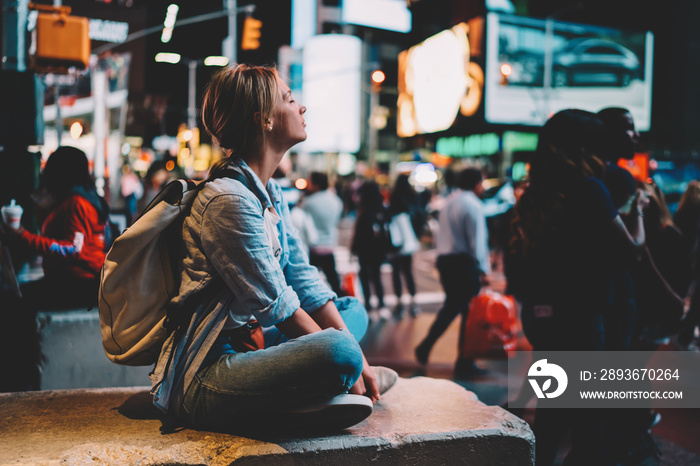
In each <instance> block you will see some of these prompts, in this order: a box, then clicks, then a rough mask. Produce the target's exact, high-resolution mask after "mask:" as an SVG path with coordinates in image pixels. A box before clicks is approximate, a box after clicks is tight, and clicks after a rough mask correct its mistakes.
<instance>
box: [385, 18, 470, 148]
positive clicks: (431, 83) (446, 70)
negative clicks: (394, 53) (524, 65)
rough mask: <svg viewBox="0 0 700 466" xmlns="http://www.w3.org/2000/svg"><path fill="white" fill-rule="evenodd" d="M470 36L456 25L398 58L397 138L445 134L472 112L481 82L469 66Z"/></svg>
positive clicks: (460, 25) (406, 51) (466, 29)
mask: <svg viewBox="0 0 700 466" xmlns="http://www.w3.org/2000/svg"><path fill="white" fill-rule="evenodd" d="M469 31H470V26H469V25H468V24H466V23H460V24H457V25H456V26H454V27H452V28H451V29H448V30H446V31H442V32H440V33H439V34H436V35H434V36H432V37H429V38H428V39H426V40H425V41H423V42H421V43H420V44H418V45H415V46H413V47H411V48H409V49H408V50H404V51H403V52H401V53H400V54H399V81H398V88H399V97H398V100H397V105H398V111H397V134H398V135H399V136H401V137H410V136H414V135H416V134H423V133H434V132H437V131H444V130H446V129H448V128H449V127H450V126H452V124H453V122H454V121H455V118H456V117H457V115H459V114H460V113H461V114H462V115H464V116H471V115H473V114H474V113H475V112H476V109H477V108H478V107H479V104H480V102H481V95H482V86H483V79H484V78H483V72H482V71H481V67H480V66H479V65H478V64H476V63H474V62H472V61H470V56H471V54H470V43H469V37H468V36H469Z"/></svg>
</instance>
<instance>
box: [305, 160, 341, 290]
mask: <svg viewBox="0 0 700 466" xmlns="http://www.w3.org/2000/svg"><path fill="white" fill-rule="evenodd" d="M306 193H307V194H306V196H305V199H304V206H303V209H304V211H305V212H306V213H307V214H309V217H311V219H312V221H313V223H314V226H315V228H316V232H317V233H318V235H317V238H316V241H315V242H314V243H312V244H311V245H310V247H309V260H310V262H311V265H313V266H316V267H317V268H318V269H319V270H321V271H322V272H323V275H324V276H325V277H326V281H327V282H328V284H329V285H330V287H331V289H332V290H333V291H334V292H335V293H336V294H337V295H338V296H341V295H342V292H341V289H340V277H339V276H338V271H337V269H336V265H335V255H334V250H335V248H336V247H337V246H338V223H339V222H340V218H341V216H342V215H343V201H342V200H341V199H340V197H339V196H338V195H337V194H336V193H335V191H334V190H333V189H332V188H331V187H330V185H329V183H328V175H326V174H325V173H321V172H312V173H311V175H310V176H309V184H308V186H307V188H306Z"/></svg>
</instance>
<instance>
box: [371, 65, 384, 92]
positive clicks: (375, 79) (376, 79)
mask: <svg viewBox="0 0 700 466" xmlns="http://www.w3.org/2000/svg"><path fill="white" fill-rule="evenodd" d="M370 78H371V80H372V90H373V91H374V92H379V91H380V90H381V89H382V84H384V81H385V80H386V75H385V74H384V72H383V71H382V70H374V71H372V75H371V76H370Z"/></svg>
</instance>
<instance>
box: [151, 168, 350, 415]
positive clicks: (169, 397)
mask: <svg viewBox="0 0 700 466" xmlns="http://www.w3.org/2000/svg"><path fill="white" fill-rule="evenodd" d="M233 168H235V169H237V170H238V171H240V172H242V173H243V174H244V175H246V176H247V178H248V180H249V182H250V184H251V189H253V190H254V191H255V192H251V191H250V190H249V189H248V188H246V187H245V186H244V185H243V184H242V183H240V182H239V181H237V180H233V179H231V178H219V179H216V180H214V181H210V182H208V183H207V184H206V185H205V186H204V188H202V190H201V191H200V192H199V194H198V195H197V198H196V199H195V201H194V203H193V204H192V209H191V212H190V214H189V215H188V216H187V217H186V219H185V222H184V224H183V230H182V231H183V240H184V248H185V251H184V260H183V261H182V265H181V269H182V276H181V277H182V279H181V283H180V290H179V293H178V295H177V296H176V297H175V298H174V299H173V303H174V304H178V303H180V302H182V301H184V300H185V299H186V298H187V297H189V296H190V295H192V294H194V293H197V292H198V291H200V290H202V289H203V288H204V287H205V286H206V285H207V284H208V283H209V282H210V281H211V280H212V279H213V278H215V277H217V276H219V277H221V278H222V279H223V282H224V283H225V285H226V286H224V287H223V288H222V289H221V290H220V291H218V292H216V293H214V294H213V295H211V293H207V294H206V296H208V298H203V302H202V303H200V304H199V305H198V306H197V308H196V310H195V312H194V315H193V317H192V320H191V321H190V324H189V326H188V328H187V329H186V330H185V333H184V335H183V336H182V337H178V338H176V336H175V335H174V334H173V335H171V336H170V337H169V338H168V339H167V340H166V341H165V343H164V345H163V348H162V349H161V354H160V356H159V358H158V362H157V363H156V367H155V369H154V371H153V373H152V374H151V381H152V384H153V386H152V391H151V393H152V394H153V395H154V403H155V405H156V406H157V407H158V408H160V409H162V410H164V411H168V410H169V409H174V410H175V411H177V410H178V409H179V405H180V402H181V400H182V397H183V396H184V394H185V392H186V391H187V388H188V387H189V385H190V383H191V382H192V380H193V378H194V376H195V375H196V373H197V372H198V371H199V369H200V367H201V365H202V363H203V362H204V359H205V357H206V356H207V354H208V353H209V350H210V349H211V348H212V345H214V342H215V340H216V337H217V336H218V334H219V332H220V331H221V330H222V329H223V328H224V325H227V326H229V327H235V326H239V325H243V324H245V323H246V322H249V321H251V320H253V319H255V320H257V321H258V322H260V324H261V325H262V326H263V327H269V326H272V325H275V324H277V323H279V322H281V321H283V320H285V319H287V318H288V317H289V316H291V315H292V314H293V313H294V312H295V311H296V310H297V309H298V308H299V307H301V308H302V309H304V310H307V311H310V312H313V311H314V310H316V309H318V308H319V307H321V306H323V305H324V304H325V303H326V302H328V301H329V300H332V299H335V298H336V295H335V293H333V291H331V290H330V289H329V287H328V286H327V285H326V284H325V283H324V282H323V281H322V280H321V279H320V277H319V274H318V270H317V269H316V268H315V267H313V266H311V265H309V261H308V256H307V255H306V253H305V251H304V249H303V246H302V243H301V240H300V239H299V237H298V235H297V232H296V229H295V228H294V226H293V224H292V220H291V216H290V213H289V207H288V206H287V203H286V202H285V201H284V199H283V197H282V190H281V188H280V187H279V185H278V184H277V183H276V182H275V181H274V180H270V181H269V182H268V184H267V189H265V187H264V186H263V184H262V182H261V181H260V179H259V178H258V177H257V175H256V174H255V173H254V172H253V171H252V170H251V169H250V167H248V165H247V164H246V163H245V162H243V161H239V162H237V163H236V164H235V165H234V166H233ZM270 207H274V210H275V211H276V213H277V214H278V215H279V217H281V220H280V221H279V222H277V223H276V225H274V227H275V228H276V230H277V235H278V239H279V243H278V244H274V250H273V244H271V242H270V238H268V235H267V234H266V232H265V221H264V217H265V210H266V209H269V208H270ZM270 214H271V213H270V212H268V213H267V215H270ZM272 223H274V222H272ZM272 243H277V241H273V242H272ZM280 248H281V250H280ZM202 296H204V294H203V295H202Z"/></svg>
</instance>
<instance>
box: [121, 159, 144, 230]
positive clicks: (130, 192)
mask: <svg viewBox="0 0 700 466" xmlns="http://www.w3.org/2000/svg"><path fill="white" fill-rule="evenodd" d="M120 185H121V191H120V192H121V195H122V199H123V200H124V211H125V214H126V225H127V226H130V225H131V224H132V223H134V221H135V220H136V217H137V216H138V210H137V205H138V201H139V200H140V199H141V198H142V197H143V184H141V178H139V176H138V175H137V174H136V173H135V172H134V169H133V168H131V165H129V164H128V163H125V164H124V165H123V166H122V178H121V180H120Z"/></svg>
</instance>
